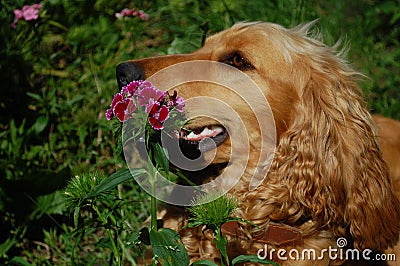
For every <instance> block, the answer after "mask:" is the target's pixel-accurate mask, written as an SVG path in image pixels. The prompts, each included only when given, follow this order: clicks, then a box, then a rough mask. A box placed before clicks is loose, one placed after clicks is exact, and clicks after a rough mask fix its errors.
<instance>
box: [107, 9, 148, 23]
mask: <svg viewBox="0 0 400 266" xmlns="http://www.w3.org/2000/svg"><path fill="white" fill-rule="evenodd" d="M136 16H137V17H138V18H140V19H141V20H143V21H147V20H149V15H148V14H147V13H145V12H144V11H143V10H136V9H135V8H134V9H128V8H124V9H123V10H121V12H120V13H115V17H116V18H118V19H122V18H123V17H136Z"/></svg>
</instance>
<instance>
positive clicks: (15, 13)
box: [14, 9, 22, 20]
mask: <svg viewBox="0 0 400 266" xmlns="http://www.w3.org/2000/svg"><path fill="white" fill-rule="evenodd" d="M14 15H15V19H16V20H19V19H21V18H22V11H21V10H19V9H14Z"/></svg>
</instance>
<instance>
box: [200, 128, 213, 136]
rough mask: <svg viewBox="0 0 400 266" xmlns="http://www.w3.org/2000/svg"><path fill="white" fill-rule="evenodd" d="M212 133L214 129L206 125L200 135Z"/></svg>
mask: <svg viewBox="0 0 400 266" xmlns="http://www.w3.org/2000/svg"><path fill="white" fill-rule="evenodd" d="M211 133H212V130H211V129H209V128H208V127H205V128H204V129H203V131H201V133H200V135H202V136H208V135H210V134H211Z"/></svg>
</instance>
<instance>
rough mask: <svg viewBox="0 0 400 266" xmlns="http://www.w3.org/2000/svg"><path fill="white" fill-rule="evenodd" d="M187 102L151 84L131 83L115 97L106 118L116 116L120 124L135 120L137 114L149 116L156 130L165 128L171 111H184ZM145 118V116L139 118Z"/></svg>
mask: <svg viewBox="0 0 400 266" xmlns="http://www.w3.org/2000/svg"><path fill="white" fill-rule="evenodd" d="M184 106H185V102H184V101H183V98H182V97H180V96H178V95H177V92H176V91H174V94H173V95H169V93H166V92H163V91H161V90H159V89H157V88H155V87H154V86H153V84H151V82H149V81H144V80H137V81H133V82H131V83H129V84H128V85H127V86H124V87H123V88H122V89H121V92H119V93H117V94H115V95H114V98H113V100H112V102H111V104H110V108H109V109H108V110H107V111H106V118H107V119H108V120H111V119H112V118H113V117H114V116H115V117H117V119H118V120H119V121H120V122H125V121H127V120H129V119H130V118H134V117H135V116H134V113H135V112H139V113H140V112H143V113H144V114H147V118H148V122H149V124H150V125H151V126H152V127H153V129H155V130H160V129H163V128H164V122H165V121H166V120H167V119H168V118H169V117H170V111H171V110H172V109H177V110H178V111H179V112H182V111H183V107H184ZM140 117H143V116H139V118H140Z"/></svg>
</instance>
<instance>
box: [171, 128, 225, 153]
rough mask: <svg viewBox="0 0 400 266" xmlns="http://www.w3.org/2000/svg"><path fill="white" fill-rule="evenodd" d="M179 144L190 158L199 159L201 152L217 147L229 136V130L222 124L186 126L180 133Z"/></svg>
mask: <svg viewBox="0 0 400 266" xmlns="http://www.w3.org/2000/svg"><path fill="white" fill-rule="evenodd" d="M178 137H179V146H180V149H181V151H182V152H183V154H184V155H185V156H186V157H188V158H189V159H197V158H198V157H200V156H201V153H203V152H207V151H210V150H213V149H215V148H216V147H218V146H219V145H221V144H222V143H223V142H224V141H225V140H226V139H227V137H228V132H227V130H226V128H225V127H223V126H221V125H207V126H201V127H193V125H190V126H185V127H183V128H182V129H181V131H180V133H179V136H178Z"/></svg>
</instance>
